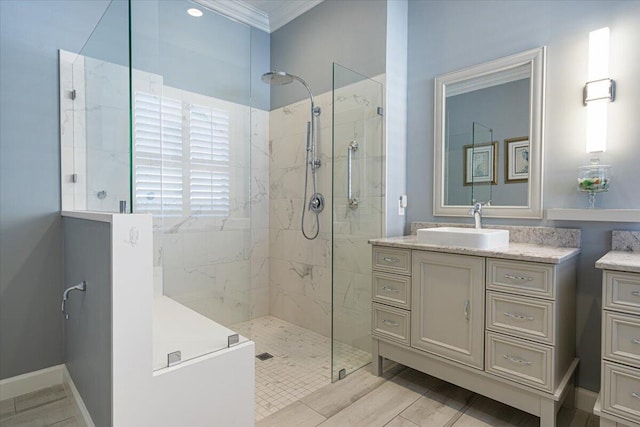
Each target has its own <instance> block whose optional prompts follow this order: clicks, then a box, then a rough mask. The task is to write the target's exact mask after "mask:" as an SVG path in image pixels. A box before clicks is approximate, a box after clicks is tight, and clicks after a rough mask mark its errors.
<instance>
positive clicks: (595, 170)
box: [578, 159, 611, 208]
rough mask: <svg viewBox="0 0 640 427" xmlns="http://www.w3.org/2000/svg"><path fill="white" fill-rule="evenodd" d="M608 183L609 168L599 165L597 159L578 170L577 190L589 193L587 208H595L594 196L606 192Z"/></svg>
mask: <svg viewBox="0 0 640 427" xmlns="http://www.w3.org/2000/svg"><path fill="white" fill-rule="evenodd" d="M610 181H611V166H610V165H601V164H600V163H599V160H598V159H591V164H590V165H589V166H580V167H579V168H578V190H579V191H583V192H586V193H589V208H594V207H595V204H596V194H598V193H602V192H605V191H607V190H608V189H609V183H610Z"/></svg>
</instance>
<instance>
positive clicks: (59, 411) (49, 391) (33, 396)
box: [0, 384, 86, 427]
mask: <svg viewBox="0 0 640 427" xmlns="http://www.w3.org/2000/svg"><path fill="white" fill-rule="evenodd" d="M18 426H20V427H27V426H29V427H48V426H55V427H85V426H86V424H85V423H84V420H83V419H82V416H81V415H80V413H79V412H78V407H77V405H76V402H75V399H74V398H73V394H72V393H71V391H70V390H69V389H68V388H67V387H65V386H64V385H62V384H60V385H55V386H53V387H48V388H44V389H42V390H38V391H34V392H33V393H27V394H23V395H22V396H17V397H14V398H11V399H5V400H2V401H0V427H18Z"/></svg>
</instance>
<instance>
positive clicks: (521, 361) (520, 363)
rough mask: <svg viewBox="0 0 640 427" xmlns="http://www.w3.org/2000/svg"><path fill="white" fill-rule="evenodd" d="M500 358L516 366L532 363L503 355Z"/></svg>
mask: <svg viewBox="0 0 640 427" xmlns="http://www.w3.org/2000/svg"><path fill="white" fill-rule="evenodd" d="M502 357H504V358H505V359H507V360H508V361H509V362H513V363H517V364H518V365H531V364H532V363H533V362H529V361H526V360H523V359H519V358H517V357H513V356H509V355H508V354H504V355H502Z"/></svg>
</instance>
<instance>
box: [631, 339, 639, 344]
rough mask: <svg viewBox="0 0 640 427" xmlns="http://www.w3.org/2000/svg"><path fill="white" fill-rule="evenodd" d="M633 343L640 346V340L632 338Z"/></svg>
mask: <svg viewBox="0 0 640 427" xmlns="http://www.w3.org/2000/svg"><path fill="white" fill-rule="evenodd" d="M631 342H632V343H634V344H640V340H639V339H638V338H632V339H631Z"/></svg>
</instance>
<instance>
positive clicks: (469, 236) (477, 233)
mask: <svg viewBox="0 0 640 427" xmlns="http://www.w3.org/2000/svg"><path fill="white" fill-rule="evenodd" d="M417 235H418V243H424V244H428V245H440V246H459V247H463V248H473V249H497V248H504V247H507V246H509V230H496V229H493V228H491V229H489V228H483V229H480V230H476V229H475V228H462V227H437V228H420V229H419V230H418V233H417Z"/></svg>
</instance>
